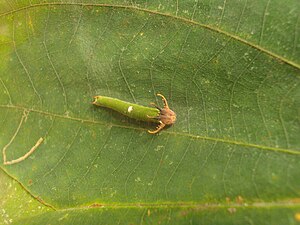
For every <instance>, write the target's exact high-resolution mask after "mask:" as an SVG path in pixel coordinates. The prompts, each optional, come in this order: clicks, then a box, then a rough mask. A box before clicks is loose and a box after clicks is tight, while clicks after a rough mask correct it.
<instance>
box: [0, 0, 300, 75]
mask: <svg viewBox="0 0 300 225" xmlns="http://www.w3.org/2000/svg"><path fill="white" fill-rule="evenodd" d="M47 6H79V7H91V6H94V7H107V8H119V9H129V10H133V11H134V10H137V11H142V12H146V13H150V14H155V15H160V16H164V17H169V18H173V19H175V20H180V21H182V22H184V23H188V24H192V25H196V26H200V27H202V28H205V29H208V30H211V31H213V32H216V33H220V34H222V35H225V36H227V37H229V38H231V39H234V40H236V41H239V42H241V43H243V44H245V45H248V46H250V47H252V48H254V49H256V50H259V51H261V52H263V53H265V54H267V55H269V56H271V57H272V58H274V59H276V60H279V61H282V62H283V63H286V64H287V65H290V66H292V67H294V68H297V69H299V70H300V64H298V63H296V62H294V61H291V60H289V59H287V58H285V57H282V56H280V55H278V54H276V53H273V52H271V51H270V50H268V49H265V48H263V47H261V46H259V45H257V44H254V43H252V42H250V41H247V40H245V39H243V38H241V37H239V36H237V35H235V34H232V33H230V32H227V31H224V30H221V29H219V28H217V27H213V26H210V25H207V24H203V23H200V22H197V21H194V20H190V19H187V18H184V17H180V16H176V15H172V14H167V13H163V12H158V11H153V10H150V9H145V8H139V7H137V6H130V5H116V4H105V3H98V4H96V3H72V2H44V3H36V4H31V5H29V6H24V7H20V8H18V9H15V10H11V11H8V12H5V13H2V14H0V17H2V16H6V15H9V14H13V13H17V12H20V11H23V10H27V9H31V8H36V7H47ZM298 75H299V74H296V76H298Z"/></svg>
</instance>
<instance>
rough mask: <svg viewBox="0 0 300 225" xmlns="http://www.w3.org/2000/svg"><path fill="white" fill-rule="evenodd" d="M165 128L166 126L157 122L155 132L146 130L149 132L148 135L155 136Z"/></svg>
mask: <svg viewBox="0 0 300 225" xmlns="http://www.w3.org/2000/svg"><path fill="white" fill-rule="evenodd" d="M165 126H166V124H164V123H163V122H161V121H159V125H158V126H157V127H156V130H148V132H149V133H150V134H156V133H158V132H159V131H160V130H162V129H163V128H164V127H165Z"/></svg>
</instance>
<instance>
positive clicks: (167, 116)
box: [93, 94, 176, 134]
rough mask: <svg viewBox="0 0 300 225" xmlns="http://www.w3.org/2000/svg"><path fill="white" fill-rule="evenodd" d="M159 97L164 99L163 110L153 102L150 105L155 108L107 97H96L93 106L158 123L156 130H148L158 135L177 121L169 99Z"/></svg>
mask: <svg viewBox="0 0 300 225" xmlns="http://www.w3.org/2000/svg"><path fill="white" fill-rule="evenodd" d="M157 96H160V97H161V98H162V101H163V103H164V107H163V108H160V107H159V106H157V105H156V104H155V103H153V102H151V103H150V104H151V105H152V106H154V107H146V106H141V105H138V104H133V103H130V102H125V101H122V100H119V99H116V98H111V97H106V96H94V102H93V104H94V105H96V106H102V107H106V108H110V109H112V110H115V111H117V112H119V113H121V114H123V115H125V116H128V117H130V118H133V119H136V120H141V121H146V122H153V123H158V126H157V127H156V129H155V130H148V132H149V133H150V134H156V133H158V132H159V131H161V130H162V129H163V128H164V127H165V126H166V125H172V124H174V123H175V121H176V113H175V112H174V111H172V110H171V109H170V108H169V105H168V102H167V99H166V98H165V97H164V96H163V95H162V94H157Z"/></svg>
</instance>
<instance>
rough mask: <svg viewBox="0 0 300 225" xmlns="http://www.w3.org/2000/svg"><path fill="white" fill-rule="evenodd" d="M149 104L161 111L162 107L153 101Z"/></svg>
mask: <svg viewBox="0 0 300 225" xmlns="http://www.w3.org/2000/svg"><path fill="white" fill-rule="evenodd" d="M150 105H152V106H154V107H155V108H157V109H158V110H159V111H161V110H162V109H161V108H160V107H159V106H157V105H156V104H155V103H154V102H150Z"/></svg>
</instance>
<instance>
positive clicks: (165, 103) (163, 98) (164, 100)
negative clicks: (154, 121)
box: [156, 93, 169, 109]
mask: <svg viewBox="0 0 300 225" xmlns="http://www.w3.org/2000/svg"><path fill="white" fill-rule="evenodd" d="M156 95H157V96H159V97H161V98H162V100H163V102H164V106H165V108H168V109H169V105H168V102H167V99H166V98H165V96H163V95H162V94H159V93H158V94H156Z"/></svg>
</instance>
